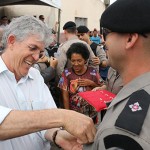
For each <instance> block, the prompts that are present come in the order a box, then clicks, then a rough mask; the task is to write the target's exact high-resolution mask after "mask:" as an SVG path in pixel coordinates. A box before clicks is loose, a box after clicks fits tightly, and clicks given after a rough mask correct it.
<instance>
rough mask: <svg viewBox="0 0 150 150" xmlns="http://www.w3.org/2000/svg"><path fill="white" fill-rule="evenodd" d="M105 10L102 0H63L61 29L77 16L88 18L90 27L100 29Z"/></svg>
mask: <svg viewBox="0 0 150 150" xmlns="http://www.w3.org/2000/svg"><path fill="white" fill-rule="evenodd" d="M104 10H105V5H104V4H103V3H102V1H101V0H62V11H61V31H62V26H63V25H64V24H65V23H66V22H67V21H69V20H72V21H75V17H83V18H88V22H87V26H88V28H89V29H90V30H93V29H94V28H97V29H99V19H100V16H101V14H102V12H103V11H104Z"/></svg>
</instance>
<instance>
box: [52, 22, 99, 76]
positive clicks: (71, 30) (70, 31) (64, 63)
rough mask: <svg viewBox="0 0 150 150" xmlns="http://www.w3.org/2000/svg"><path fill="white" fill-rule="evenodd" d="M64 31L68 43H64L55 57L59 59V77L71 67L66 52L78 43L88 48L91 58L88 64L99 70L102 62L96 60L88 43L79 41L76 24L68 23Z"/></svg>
mask: <svg viewBox="0 0 150 150" xmlns="http://www.w3.org/2000/svg"><path fill="white" fill-rule="evenodd" d="M63 30H64V35H65V38H66V40H67V41H66V42H64V43H62V44H61V45H60V46H59V48H58V51H57V54H56V55H55V57H56V58H57V59H58V65H57V69H56V71H57V75H58V76H59V77H60V76H61V74H62V72H63V71H64V68H68V67H71V64H70V62H69V60H67V56H66V52H67V51H68V49H69V47H70V45H71V44H73V43H76V42H82V43H84V44H85V45H86V46H87V47H88V49H89V52H90V58H89V63H88V64H89V65H91V66H93V67H96V68H97V69H98V65H99V63H100V60H99V58H97V59H94V58H95V55H94V53H93V51H92V50H91V48H90V46H89V45H88V44H87V43H86V42H84V41H81V40H79V39H78V37H77V36H76V32H77V29H76V24H75V23H74V22H72V21H68V22H67V23H65V25H64V26H63Z"/></svg>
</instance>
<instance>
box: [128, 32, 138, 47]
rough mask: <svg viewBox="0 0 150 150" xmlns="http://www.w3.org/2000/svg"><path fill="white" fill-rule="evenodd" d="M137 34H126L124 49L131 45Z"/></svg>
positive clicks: (133, 43)
mask: <svg viewBox="0 0 150 150" xmlns="http://www.w3.org/2000/svg"><path fill="white" fill-rule="evenodd" d="M138 37H139V35H138V34H137V33H132V34H128V37H127V40H126V49H129V48H131V47H133V46H134V45H135V43H136V41H137V39H138Z"/></svg>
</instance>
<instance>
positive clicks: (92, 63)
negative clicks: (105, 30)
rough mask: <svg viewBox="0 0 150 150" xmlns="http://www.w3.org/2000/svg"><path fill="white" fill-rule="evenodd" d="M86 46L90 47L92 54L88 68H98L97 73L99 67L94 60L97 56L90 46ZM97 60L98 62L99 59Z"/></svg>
mask: <svg viewBox="0 0 150 150" xmlns="http://www.w3.org/2000/svg"><path fill="white" fill-rule="evenodd" d="M86 46H87V47H88V50H89V52H90V56H89V62H88V66H91V67H93V68H96V69H97V71H98V70H99V66H98V63H97V61H96V63H95V61H93V58H95V57H96V56H95V55H94V53H93V51H92V49H91V47H90V46H89V44H87V43H86ZM97 60H98V59H97ZM98 61H99V60H98Z"/></svg>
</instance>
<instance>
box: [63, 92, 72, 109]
mask: <svg viewBox="0 0 150 150" xmlns="http://www.w3.org/2000/svg"><path fill="white" fill-rule="evenodd" d="M62 97H63V104H64V108H65V109H70V107H69V92H68V91H66V90H62Z"/></svg>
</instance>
